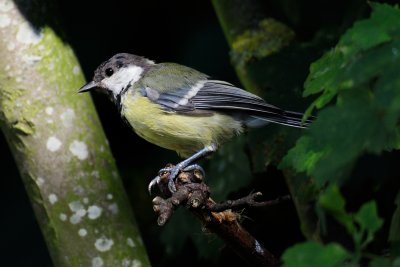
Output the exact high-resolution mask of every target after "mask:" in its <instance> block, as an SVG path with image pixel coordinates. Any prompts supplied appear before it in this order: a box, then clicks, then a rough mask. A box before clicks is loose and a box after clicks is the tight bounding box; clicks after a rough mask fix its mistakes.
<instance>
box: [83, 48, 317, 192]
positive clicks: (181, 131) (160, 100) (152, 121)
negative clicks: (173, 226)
mask: <svg viewBox="0 0 400 267" xmlns="http://www.w3.org/2000/svg"><path fill="white" fill-rule="evenodd" d="M92 89H97V90H100V91H103V92H105V93H107V94H108V95H109V97H110V99H111V100H112V101H113V102H114V103H115V104H116V105H117V107H118V109H119V111H120V113H121V115H122V117H123V118H124V119H125V120H126V121H127V122H128V124H129V125H130V126H131V127H132V128H133V129H134V131H135V132H136V133H137V134H138V135H139V136H140V137H142V138H144V139H145V140H147V141H149V142H151V143H153V144H156V145H158V146H161V147H163V148H166V149H170V150H174V151H176V152H177V153H178V154H179V155H180V156H182V157H185V158H186V159H185V160H184V161H182V162H180V163H178V164H177V165H175V166H174V167H173V168H167V169H165V168H164V169H161V170H160V172H159V174H160V173H161V172H165V171H168V172H169V173H170V175H169V181H168V188H169V190H170V191H171V193H172V192H174V191H176V189H175V186H174V178H175V177H176V176H177V174H178V173H179V171H181V170H188V169H193V168H197V166H198V165H196V164H193V163H194V162H195V161H197V160H198V159H200V158H203V157H205V156H207V155H209V154H211V153H213V152H214V151H216V149H217V148H218V146H220V145H221V144H222V143H224V142H225V141H227V140H229V139H231V138H232V137H234V136H235V135H238V134H240V133H242V132H243V130H244V129H246V128H252V127H259V126H262V125H265V124H267V123H269V122H273V123H278V124H282V125H287V126H293V127H298V128H306V127H307V126H308V125H309V124H310V123H311V122H312V118H309V119H308V120H306V121H304V122H302V117H303V114H302V113H298V112H292V111H285V110H282V109H280V108H278V107H275V106H273V105H270V104H267V103H266V102H265V101H264V100H263V99H262V98H260V97H258V96H256V95H254V94H252V93H249V92H247V91H244V90H242V89H240V88H238V87H236V86H234V85H232V84H230V83H228V82H224V81H219V80H213V79H210V77H209V76H207V75H206V74H203V73H201V72H199V71H197V70H194V69H192V68H189V67H186V66H183V65H179V64H175V63H159V64H156V63H155V62H154V61H152V60H149V59H147V58H144V57H140V56H136V55H132V54H127V53H121V54H116V55H114V56H113V57H111V58H110V59H109V60H107V61H105V62H103V63H102V64H101V65H100V66H99V67H98V68H97V69H96V70H95V72H94V77H93V80H92V81H91V82H89V83H87V84H86V85H84V86H83V87H82V88H80V90H79V93H82V92H87V91H90V90H92ZM159 177H160V175H159V176H157V177H156V178H155V179H153V180H152V181H151V183H150V185H149V191H150V192H151V189H152V187H153V186H154V185H155V184H158V183H159V182H160V181H159V180H160V178H159Z"/></svg>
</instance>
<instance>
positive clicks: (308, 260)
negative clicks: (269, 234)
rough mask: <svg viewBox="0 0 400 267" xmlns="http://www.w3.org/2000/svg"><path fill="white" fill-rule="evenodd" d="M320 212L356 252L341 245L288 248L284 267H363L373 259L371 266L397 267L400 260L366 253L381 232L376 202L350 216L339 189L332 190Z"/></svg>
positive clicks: (324, 197) (307, 244) (321, 200)
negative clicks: (337, 226)
mask: <svg viewBox="0 0 400 267" xmlns="http://www.w3.org/2000/svg"><path fill="white" fill-rule="evenodd" d="M318 204H319V208H322V209H323V210H325V212H326V214H329V215H331V216H333V217H334V218H335V219H336V220H337V221H339V222H340V223H341V224H342V225H343V226H344V227H345V228H346V229H347V231H348V232H349V234H350V235H351V236H352V239H353V242H354V251H353V252H352V251H349V250H347V249H345V248H344V247H343V246H342V245H340V244H339V243H335V242H332V243H329V244H326V245H322V244H319V243H316V242H312V241H309V242H304V243H302V244H298V245H295V246H293V247H291V248H289V249H288V250H287V251H286V252H285V254H284V255H283V256H282V259H283V261H284V265H283V266H284V267H292V266H296V267H297V266H307V267H313V266H315V267H317V266H318V267H319V266H337V267H338V266H343V267H345V266H360V263H361V260H362V259H363V258H370V259H372V260H371V261H370V263H369V265H368V266H370V267H373V266H382V267H384V266H393V267H394V266H398V264H399V263H400V256H399V255H397V257H394V258H392V259H390V258H388V257H387V256H386V257H384V256H379V255H371V254H366V253H365V252H364V249H365V248H366V247H367V245H368V244H369V243H371V242H372V241H373V237H374V234H375V233H376V231H378V230H379V228H381V226H382V224H383V220H382V219H381V218H379V216H378V213H377V206H376V203H375V201H370V202H367V203H365V204H363V205H362V206H361V208H360V209H359V210H358V211H357V212H356V213H355V214H351V213H349V212H347V211H346V209H345V205H346V203H345V199H344V197H343V196H342V195H341V193H340V191H339V188H338V187H337V186H330V187H329V188H328V189H327V190H326V191H325V192H324V193H322V194H321V195H320V197H319V202H318Z"/></svg>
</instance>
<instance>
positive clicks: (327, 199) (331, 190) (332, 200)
mask: <svg viewBox="0 0 400 267" xmlns="http://www.w3.org/2000/svg"><path fill="white" fill-rule="evenodd" d="M318 203H319V205H320V206H321V207H322V208H323V209H324V210H325V211H326V212H327V213H329V214H330V215H332V216H333V217H334V218H335V219H336V220H338V221H339V222H340V223H341V224H342V225H343V226H345V227H346V229H347V231H348V232H349V233H350V234H354V231H355V229H354V224H353V218H352V216H351V215H350V214H348V213H347V212H346V208H345V206H346V200H345V199H344V197H343V196H342V194H341V193H340V191H339V187H338V186H336V185H332V186H330V187H328V188H327V189H326V190H325V192H323V193H322V194H321V195H320V197H319V201H318Z"/></svg>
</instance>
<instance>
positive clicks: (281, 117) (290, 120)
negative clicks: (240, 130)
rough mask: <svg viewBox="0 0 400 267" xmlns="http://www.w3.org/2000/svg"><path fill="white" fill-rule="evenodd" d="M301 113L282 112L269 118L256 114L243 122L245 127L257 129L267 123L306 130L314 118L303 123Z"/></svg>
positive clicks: (268, 115)
mask: <svg viewBox="0 0 400 267" xmlns="http://www.w3.org/2000/svg"><path fill="white" fill-rule="evenodd" d="M303 115H304V114H303V113H300V112H294V111H283V112H282V113H281V114H276V115H273V116H271V114H257V115H251V116H249V117H248V118H247V119H246V120H245V124H246V126H247V127H251V128H254V127H259V126H263V125H265V124H267V123H269V122H273V123H277V124H281V125H286V126H291V127H296V128H308V126H310V124H311V123H312V122H313V121H314V120H315V117H314V116H309V117H308V118H307V119H306V120H305V121H304V122H303V121H302V120H303Z"/></svg>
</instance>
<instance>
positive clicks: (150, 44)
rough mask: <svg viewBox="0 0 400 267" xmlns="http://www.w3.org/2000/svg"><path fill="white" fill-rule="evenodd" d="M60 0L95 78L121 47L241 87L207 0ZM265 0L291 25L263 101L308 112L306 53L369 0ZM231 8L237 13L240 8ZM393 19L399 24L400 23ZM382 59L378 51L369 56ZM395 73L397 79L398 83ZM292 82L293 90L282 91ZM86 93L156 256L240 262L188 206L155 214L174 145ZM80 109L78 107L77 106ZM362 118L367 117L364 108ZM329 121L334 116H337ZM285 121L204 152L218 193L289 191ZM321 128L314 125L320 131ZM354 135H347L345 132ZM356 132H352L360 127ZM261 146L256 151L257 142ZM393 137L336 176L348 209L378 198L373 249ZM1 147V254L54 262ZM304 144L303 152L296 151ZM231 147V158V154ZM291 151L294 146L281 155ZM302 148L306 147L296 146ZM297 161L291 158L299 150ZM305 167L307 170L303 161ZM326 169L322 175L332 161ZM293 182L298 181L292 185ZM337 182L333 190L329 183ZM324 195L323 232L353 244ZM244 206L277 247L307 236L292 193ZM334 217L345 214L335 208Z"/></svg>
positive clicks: (389, 194)
mask: <svg viewBox="0 0 400 267" xmlns="http://www.w3.org/2000/svg"><path fill="white" fill-rule="evenodd" d="M385 2H386V3H390V4H394V3H398V1H385ZM232 4H236V5H239V4H240V1H232ZM58 6H59V11H60V21H61V27H60V28H61V29H63V34H65V35H63V36H64V40H65V42H68V43H69V44H70V45H71V47H72V48H73V50H74V52H75V53H76V55H77V57H78V59H79V62H80V64H81V68H82V70H83V72H84V74H85V76H86V78H87V80H89V79H91V78H92V75H93V71H94V70H95V68H96V67H97V66H98V65H99V64H100V63H101V62H103V61H104V60H106V59H108V58H109V57H111V56H112V55H114V54H116V53H120V52H127V53H132V54H136V55H141V56H144V57H147V58H149V59H151V60H154V61H156V62H176V63H180V64H183V65H187V66H190V67H193V68H195V69H197V70H199V71H201V72H204V73H206V74H208V75H210V76H211V77H213V78H215V79H219V80H225V81H228V82H231V83H233V84H235V85H238V86H239V87H243V86H242V85H241V83H240V81H239V78H238V76H237V75H236V72H235V69H234V67H233V66H232V64H231V62H232V61H234V60H235V54H234V53H232V52H230V48H229V45H228V42H227V40H226V37H225V36H224V32H223V30H222V28H221V25H220V23H219V21H218V18H217V15H216V13H215V10H214V7H213V5H212V3H211V1H200V0H196V1H183V0H179V1H58ZM264 7H265V9H266V13H268V14H269V16H270V17H272V18H274V19H276V20H279V21H280V22H283V23H284V24H286V25H287V26H289V27H290V28H291V29H292V30H293V31H294V33H295V44H294V45H292V46H288V47H284V48H282V49H281V50H280V51H279V52H278V53H277V55H275V54H274V53H272V55H271V56H270V57H269V58H268V59H267V60H266V61H263V63H262V64H263V66H265V68H264V69H265V79H266V80H268V82H265V83H264V84H263V88H262V89H267V90H268V92H266V91H265V92H263V97H264V98H265V99H266V100H267V102H269V103H271V104H274V105H277V106H279V107H281V108H283V109H287V110H295V111H301V112H303V111H305V110H306V109H307V107H308V106H309V104H311V103H312V101H313V100H315V99H316V97H315V96H309V97H307V98H303V97H302V96H301V94H302V91H303V88H304V87H303V85H304V82H305V81H306V79H307V76H308V75H309V73H310V64H311V63H313V62H315V61H316V60H318V59H319V58H321V56H323V55H324V53H326V52H328V51H329V50H330V49H331V48H332V47H334V46H335V45H336V44H337V43H338V41H339V40H340V38H341V36H342V35H343V34H344V33H345V32H346V30H348V29H349V28H350V27H352V25H353V23H354V22H355V21H357V20H361V19H366V18H368V17H369V16H370V14H371V7H370V6H368V4H367V3H366V1H361V0H352V1H344V0H343V1H295V0H285V1H268V4H265V5H264ZM237 19H238V20H240V19H241V18H240V16H238V17H237ZM397 30H399V32H398V33H397V34H399V33H400V28H399V29H397ZM394 36H395V37H393V39H396V38H397V39H396V40H398V39H399V36H400V35H394ZM378 58H379V56H378ZM397 60H398V59H397ZM378 61H379V60H378V59H376V62H378ZM321 64H322V63H321ZM370 64H371V65H373V64H374V63H373V62H372V63H370ZM397 66H399V64H397ZM258 67H259V66H258ZM382 68H383V67H382ZM257 75H260V74H259V73H258V74H257ZM366 75H367V74H366ZM379 75H380V74H379ZM397 75H398V76H400V73H399V72H397ZM372 76H373V75H372ZM374 77H375V76H374ZM376 77H378V75H376ZM371 80H373V79H371ZM371 83H373V81H372V82H371ZM399 84H400V83H398V80H397V86H399ZM397 88H399V87H397ZM76 89H77V90H78V89H79V88H76ZM399 90H400V89H399ZM288 91H291V92H295V93H292V94H290V96H288V94H286V92H288ZM257 93H259V92H257ZM92 97H93V100H94V102H95V106H96V109H97V112H98V114H99V117H100V119H101V123H102V126H103V128H104V131H105V133H106V136H107V138H108V142H109V144H110V147H111V150H112V153H113V156H114V157H115V159H116V163H117V166H118V169H119V171H120V173H121V176H122V178H123V182H124V185H125V189H126V191H127V194H128V196H129V198H130V201H131V204H132V207H133V209H134V213H135V218H136V220H137V222H138V225H139V229H140V231H141V234H142V237H143V240H144V244H145V246H146V249H147V252H148V255H149V258H150V261H151V263H152V265H153V266H205V265H207V266H222V265H223V264H224V265H225V264H226V265H228V264H235V265H237V264H239V263H240V264H245V262H244V261H243V260H242V259H240V258H239V257H238V256H237V255H236V254H235V253H233V252H232V251H231V250H230V249H229V248H226V247H225V246H224V244H223V243H222V242H220V241H219V240H218V239H217V238H216V237H215V236H213V235H211V234H207V233H204V232H202V231H201V226H200V224H199V223H198V222H196V220H195V219H194V218H193V217H192V216H191V215H190V214H189V213H188V212H186V211H185V210H183V209H182V210H179V211H177V213H176V214H175V215H174V216H173V218H172V219H171V221H170V222H169V223H168V224H167V225H166V226H164V227H159V226H158V225H157V223H156V220H157V218H156V215H155V214H154V212H153V210H152V204H151V200H152V197H151V196H149V195H148V192H147V184H148V182H149V181H150V180H151V179H152V178H153V177H154V176H155V175H156V174H157V171H158V169H160V168H161V167H163V166H164V165H165V164H166V163H169V162H173V163H174V162H177V161H178V160H179V158H178V156H177V155H176V153H175V152H172V151H167V150H165V149H162V148H159V147H157V146H155V145H152V144H150V143H148V142H146V141H144V140H142V139H141V138H139V137H138V136H137V135H136V134H135V133H134V132H133V131H132V130H131V129H130V128H129V127H128V126H127V125H126V124H125V123H124V122H123V120H121V118H120V115H119V113H118V110H117V109H116V108H115V106H114V105H113V104H112V103H111V102H110V101H109V100H108V99H107V98H106V97H105V96H104V95H100V94H92ZM355 98H357V99H360V98H362V97H360V98H358V97H355ZM322 106H323V105H322ZM349 110H350V109H349ZM314 112H315V110H314ZM77 115H78V116H79V113H78V114H77ZM349 116H350V115H349ZM365 119H366V120H368V117H365ZM338 122H340V120H339V119H338ZM332 123H333V124H334V123H335V122H334V120H332ZM281 127H283V126H275V125H270V126H266V127H264V128H261V129H256V130H253V131H252V132H251V133H249V134H246V135H245V136H244V137H242V138H237V139H236V140H234V141H232V142H231V143H229V144H227V145H226V148H225V149H224V150H223V151H222V152H221V153H220V154H218V155H216V156H214V157H213V158H212V159H211V160H205V161H202V162H201V164H202V165H203V166H205V167H206V172H207V175H208V176H207V177H208V179H209V180H208V181H209V184H210V186H211V191H212V193H213V197H214V198H216V199H217V200H224V199H234V198H239V197H242V196H245V195H247V194H248V193H250V192H252V191H261V192H262V193H263V195H264V199H274V198H277V197H279V196H283V195H286V194H290V193H291V191H290V188H288V181H287V180H285V178H284V176H285V175H284V174H282V170H281V168H278V165H279V162H277V158H282V157H283V156H284V155H285V154H286V153H287V151H288V150H289V149H290V148H292V147H294V146H295V142H296V140H297V139H298V138H299V137H300V136H301V135H302V134H303V132H302V130H298V129H289V130H285V132H282V136H283V137H282V138H283V139H284V138H287V136H289V137H290V138H289V139H291V141H290V142H288V143H285V144H284V145H282V146H279V140H280V139H279V138H278V137H277V136H279V134H278V133H281V132H280V129H281ZM321 127H322V126H321ZM397 127H398V125H397ZM326 132H329V130H326ZM326 132H322V131H321V135H322V134H324V133H326ZM270 133H273V134H276V135H275V137H274V138H273V139H271V138H270V137H271V136H272V134H270ZM327 135H329V134H327ZM344 136H346V135H344ZM349 136H351V138H353V137H354V136H352V135H351V134H349ZM264 137H265V139H268V142H270V143H274V142H275V143H274V145H271V146H268V145H264V144H265V143H264V142H263V141H264ZM354 139H357V136H356V137H355V138H354ZM271 140H273V141H271ZM347 143H351V142H347ZM261 144H263V145H261ZM257 146H259V149H258V150H257V149H255V148H256V147H257ZM305 147H306V148H307V146H305ZM310 147H311V145H310ZM308 148H309V147H308ZM398 148H399V146H397V147H396V146H394V148H393V150H390V149H388V150H383V151H379V152H376V153H374V152H371V151H368V149H366V150H367V152H365V153H364V152H363V153H361V152H360V154H359V157H357V158H356V159H355V160H354V162H352V165H351V166H352V167H351V170H350V169H346V167H343V169H346V170H344V171H343V172H344V173H347V174H348V173H351V175H350V174H348V176H351V177H352V179H348V180H346V182H345V183H343V182H342V181H343V180H345V178H343V179H342V178H340V179H339V178H338V184H339V187H340V188H341V192H342V193H343V195H344V198H346V199H347V205H346V207H347V209H348V210H349V211H351V212H356V211H357V210H359V208H360V206H361V205H362V204H363V203H365V202H367V201H369V200H371V199H375V200H376V202H377V203H378V210H379V212H378V213H379V217H380V218H382V219H383V220H384V223H383V226H382V228H381V230H380V231H378V232H377V240H376V242H374V243H373V244H372V245H370V246H369V247H368V249H369V251H370V252H371V253H375V254H379V255H382V254H385V252H387V251H388V250H389V249H390V246H389V245H388V242H387V240H386V237H387V235H388V232H389V228H390V222H391V219H392V215H393V213H394V211H395V209H396V205H395V202H394V201H395V198H396V194H398V192H399V186H400V182H399V181H400V179H399V178H400V177H399V174H400V172H399V170H398V163H399V159H400V157H399V153H398V150H397V149H398ZM349 150H351V148H349ZM377 150H378V149H377ZM0 151H2V152H1V160H0V166H1V169H2V175H1V176H2V179H0V201H1V203H3V205H2V216H1V220H0V235H1V236H2V242H1V244H0V251H1V255H2V257H1V264H0V265H2V266H18V267H19V266H21V267H22V266H52V263H51V259H50V256H49V254H48V252H47V248H46V244H45V242H44V239H43V237H42V235H41V232H40V229H39V226H38V225H37V223H36V220H35V216H34V213H33V210H32V208H31V205H30V203H29V199H28V196H27V195H26V192H25V190H24V185H23V183H22V181H21V179H20V178H19V174H18V169H17V167H16V165H15V163H14V160H13V158H12V154H11V152H10V150H9V148H8V145H7V143H6V140H5V139H4V137H3V136H2V135H1V137H0ZM299 151H300V149H299ZM300 152H301V151H300ZM300 152H298V153H299V154H301V153H300ZM344 153H346V151H344ZM304 154H306V153H304ZM249 155H250V156H249ZM230 157H231V158H232V160H227V158H230ZM293 157H294V156H293V154H292V156H291V158H289V159H288V160H287V161H290V159H292V158H293ZM301 159H304V158H301V157H300V160H301ZM292 162H295V163H293V165H296V160H292ZM219 164H220V165H222V164H225V166H227V167H225V169H224V172H219V171H218V166H219ZM310 164H312V163H310ZM321 164H324V163H321ZM298 165H301V164H300V163H298ZM233 166H234V167H233ZM307 166H308V165H307ZM307 166H306V167H304V168H303V170H302V171H304V170H306V168H307ZM396 168H397V169H396ZM294 169H296V167H294ZM299 169H301V167H299V168H297V169H296V170H297V171H299V172H300V170H299ZM326 169H329V167H326ZM308 171H309V173H307V174H308V175H309V176H311V177H312V178H314V177H319V175H320V174H321V173H318V172H314V173H313V171H312V170H311V171H310V170H308ZM293 172H294V171H293ZM324 175H325V176H324V177H328V176H329V173H328V171H327V172H326V173H324ZM344 176H345V175H343V177H344ZM317 179H318V178H317ZM332 181H335V182H337V181H336V180H335V179H334V178H332V179H330V178H326V180H323V179H321V180H320V182H317V184H318V183H319V184H318V187H317V188H318V189H316V188H313V189H312V190H315V191H318V190H321V191H323V190H324V189H325V188H326V187H327V184H328V183H330V182H332ZM291 186H292V187H296V185H295V184H291ZM292 190H293V188H292ZM329 192H331V191H329ZM332 192H336V191H335V190H334V189H332ZM313 193H315V192H313ZM335 194H336V193H332V195H331V197H332V198H331V199H330V200H329V201H331V200H332V202H334V201H336V200H338V199H341V198H340V197H339V196H337V195H335ZM336 197H337V198H336ZM327 198H329V196H328V197H327ZM397 198H399V197H397ZM329 201H328V202H329ZM338 201H339V200H338ZM309 202H310V203H311V204H315V202H317V200H316V198H310V201H309ZM339 202H340V201H339ZM398 203H400V202H398ZM319 205H320V206H319V208H320V210H319V211H320V212H321V210H322V209H324V208H325V209H327V210H329V211H330V213H329V212H327V214H329V216H331V217H329V216H328V215H321V214H318V215H319V216H321V218H323V219H322V220H325V222H326V221H327V224H328V225H329V227H328V234H326V233H323V234H321V236H322V238H321V239H320V240H322V241H325V242H330V241H336V242H338V243H340V244H342V245H343V247H345V248H347V249H349V250H352V249H354V247H353V243H352V239H351V237H349V235H346V234H343V232H345V230H344V229H343V225H346V224H347V225H349V224H351V223H354V222H350V219H348V220H347V219H343V217H346V216H347V215H346V216H345V215H343V214H342V215H343V216H342V217H340V216H338V213H341V212H342V211H338V212H336V211H334V212H332V210H335V207H336V206H335V205H337V206H340V205H341V204H338V202H335V203H334V204H332V206H333V208H332V207H331V209H329V207H328V206H329V205H326V206H324V204H319ZM317 206H318V205H317ZM321 207H322V208H321ZM327 207H328V208H327ZM335 212H336V213H335ZM316 213H318V210H317V212H316ZM321 213H323V212H321ZM371 213H372V212H371ZM397 213H399V212H398V210H397ZM242 215H243V218H242V223H243V226H244V227H245V228H246V229H247V230H248V231H249V232H250V233H252V234H253V235H254V236H255V237H256V238H257V239H258V240H259V241H260V242H261V243H262V244H263V245H264V246H265V247H266V248H267V249H268V250H270V251H271V252H272V253H273V254H275V255H276V256H277V257H280V256H281V255H282V254H283V253H284V251H285V250H286V249H287V248H289V247H291V246H293V245H294V244H296V243H298V242H303V241H306V238H305V237H304V232H303V233H302V230H304V229H302V228H301V226H300V221H299V219H298V213H297V211H296V208H295V205H294V204H293V203H292V202H291V201H289V202H285V203H281V204H279V205H277V206H273V207H268V208H264V209H246V210H244V211H243V213H242ZM324 216H325V217H324ZM326 217H328V218H326ZM339 217H340V218H342V219H337V218H339ZM335 218H336V220H335ZM346 218H347V217H346ZM371 220H373V219H371ZM399 220H400V219H399ZM338 221H339V222H338ZM358 223H360V222H358ZM361 224H362V223H361ZM377 224H379V223H377ZM358 226H359V225H358ZM310 227H311V226H310ZM350 228H351V227H350ZM367 228H368V227H367ZM378 228H379V227H378ZM378 228H377V229H378ZM349 231H350V230H349ZM375 231H377V230H371V232H373V233H375ZM321 232H323V230H321ZM350 232H351V231H350ZM308 234H309V236H308V237H310V236H312V234H311V233H308ZM305 235H307V234H305ZM350 236H351V234H350ZM397 237H399V233H397ZM335 238H336V239H335ZM397 241H399V240H397ZM21 255H23V256H21ZM398 255H399V254H397V256H398ZM338 258H340V256H338ZM385 264H386V263H385ZM343 266H344V265H343ZM374 266H379V265H374ZM382 266H400V265H382Z"/></svg>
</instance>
